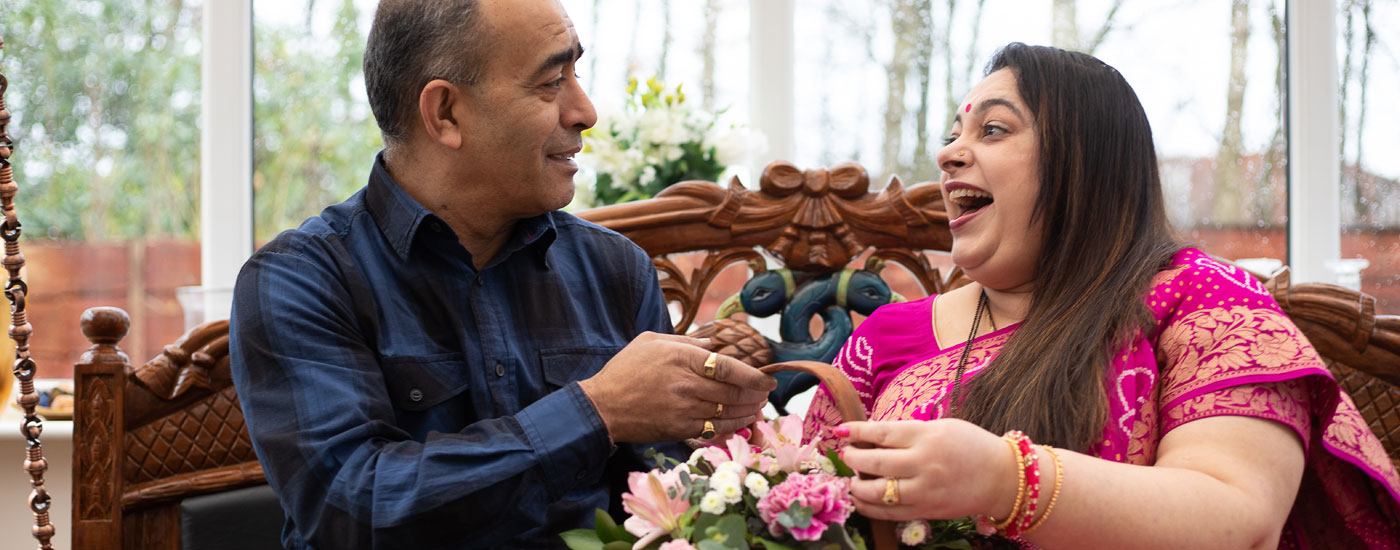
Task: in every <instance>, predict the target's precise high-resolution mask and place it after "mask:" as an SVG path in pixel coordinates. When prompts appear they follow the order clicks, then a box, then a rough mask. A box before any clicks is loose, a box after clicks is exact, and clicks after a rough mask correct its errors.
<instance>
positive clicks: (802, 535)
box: [758, 474, 855, 540]
mask: <svg viewBox="0 0 1400 550" xmlns="http://www.w3.org/2000/svg"><path fill="white" fill-rule="evenodd" d="M794 502H796V503H797V504H798V506H806V507H808V508H811V509H812V524H811V525H809V526H807V527H806V528H805V529H790V530H789V532H791V533H792V537H793V538H795V539H797V540H817V539H820V538H821V537H822V533H823V532H825V531H826V526H827V525H829V524H837V525H844V524H845V523H846V518H848V517H850V516H851V511H852V510H854V509H855V503H853V502H851V482H850V480H849V479H847V478H844V477H836V476H829V475H826V474H792V475H789V476H788V478H787V480H785V481H783V482H782V483H779V484H778V486H777V487H773V488H772V489H771V490H769V491H768V494H767V495H764V497H763V498H762V499H761V500H759V501H758V513H759V516H760V517H762V518H763V521H764V522H766V523H768V531H769V532H771V533H772V534H773V536H781V535H782V531H783V526H782V525H781V524H779V523H778V515H779V514H782V513H783V512H786V511H787V509H788V508H789V507H791V506H792V503H794Z"/></svg>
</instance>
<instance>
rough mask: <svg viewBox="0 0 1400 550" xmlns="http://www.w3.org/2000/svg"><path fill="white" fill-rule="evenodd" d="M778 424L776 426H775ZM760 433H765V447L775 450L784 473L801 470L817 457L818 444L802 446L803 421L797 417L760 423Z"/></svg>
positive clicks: (814, 442) (813, 442) (812, 442)
mask: <svg viewBox="0 0 1400 550" xmlns="http://www.w3.org/2000/svg"><path fill="white" fill-rule="evenodd" d="M775 424H776V426H775ZM757 426H758V431H760V432H763V445H764V446H765V447H767V448H769V449H772V450H773V456H774V457H775V458H777V459H778V467H779V468H782V470H783V471H784V472H788V473H792V472H797V471H799V470H801V468H802V463H803V462H804V461H807V460H812V459H813V458H815V457H816V452H817V442H816V441H815V440H814V441H811V442H808V443H807V444H806V445H803V444H802V420H801V419H800V418H798V417H796V416H784V417H781V418H778V419H777V420H774V421H773V422H771V423H770V422H759V423H758V424H757Z"/></svg>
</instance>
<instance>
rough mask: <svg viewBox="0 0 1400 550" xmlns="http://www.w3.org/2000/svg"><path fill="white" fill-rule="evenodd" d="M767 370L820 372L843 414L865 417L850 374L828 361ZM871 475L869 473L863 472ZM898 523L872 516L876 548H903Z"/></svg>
mask: <svg viewBox="0 0 1400 550" xmlns="http://www.w3.org/2000/svg"><path fill="white" fill-rule="evenodd" d="M758 370H760V371H763V373H764V374H773V373H775V372H783V371H798V372H805V373H808V374H811V375H813V376H816V377H817V379H818V380H821V382H822V385H823V386H826V389H827V391H829V392H831V399H832V400H833V401H835V402H836V410H837V411H839V412H840V413H841V418H842V419H843V420H846V421H861V420H865V405H863V404H861V402H860V396H858V395H856V387H855V386H853V385H851V380H850V379H849V378H846V374H845V373H843V372H841V371H840V370H838V369H837V368H836V367H833V366H831V365H828V364H826V363H818V362H816V361H786V362H783V363H773V364H771V365H767V366H764V367H761V368H759V369H758ZM862 477H866V478H868V477H869V476H862ZM894 529H895V524H894V522H892V521H883V520H878V519H872V520H870V531H871V538H873V539H874V540H873V541H872V542H874V543H875V544H874V548H875V550H896V549H898V548H899V538H898V537H896V536H895V532H894Z"/></svg>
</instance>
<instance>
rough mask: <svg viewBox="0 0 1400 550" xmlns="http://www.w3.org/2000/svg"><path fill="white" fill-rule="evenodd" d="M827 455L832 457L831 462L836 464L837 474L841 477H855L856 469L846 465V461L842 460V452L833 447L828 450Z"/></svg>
mask: <svg viewBox="0 0 1400 550" xmlns="http://www.w3.org/2000/svg"><path fill="white" fill-rule="evenodd" d="M826 457H827V458H830V459H831V463H832V464H835V465H836V475H837V476H840V477H855V476H856V471H855V470H852V469H851V467H850V466H847V465H846V461H844V460H841V454H840V453H838V452H836V449H832V450H830V451H827V452H826Z"/></svg>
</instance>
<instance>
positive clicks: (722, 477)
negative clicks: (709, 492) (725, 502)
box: [710, 465, 742, 491]
mask: <svg viewBox="0 0 1400 550" xmlns="http://www.w3.org/2000/svg"><path fill="white" fill-rule="evenodd" d="M720 467H721V468H723V467H724V466H723V465H720ZM741 483H742V479H741V478H740V477H739V474H736V473H734V471H733V470H716V471H715V473H714V475H711V476H710V489H713V490H716V491H718V490H720V489H723V488H725V487H734V488H736V489H737V488H739V486H740V485H741Z"/></svg>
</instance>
